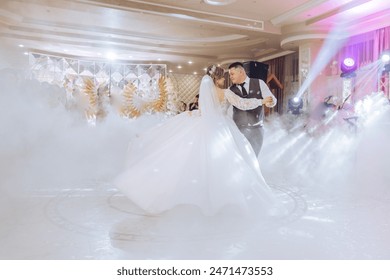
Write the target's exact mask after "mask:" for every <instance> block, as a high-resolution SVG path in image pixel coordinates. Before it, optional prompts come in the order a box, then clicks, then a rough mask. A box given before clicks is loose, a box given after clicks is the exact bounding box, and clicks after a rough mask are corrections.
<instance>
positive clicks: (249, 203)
mask: <svg viewBox="0 0 390 280" xmlns="http://www.w3.org/2000/svg"><path fill="white" fill-rule="evenodd" d="M199 106H200V107H199V109H200V110H199V111H192V112H191V113H189V112H185V113H182V114H179V115H177V116H175V117H173V118H171V119H169V120H167V121H166V122H164V123H163V124H161V125H159V126H157V127H154V128H153V129H150V130H148V131H147V132H145V133H143V134H142V135H141V136H139V137H137V138H136V139H134V140H133V141H132V142H131V143H130V145H129V151H128V162H127V165H126V168H125V170H124V172H123V173H122V174H120V175H119V176H118V177H117V178H116V180H115V185H116V186H117V187H118V188H119V189H120V190H121V191H122V192H123V193H124V194H125V195H126V196H127V197H128V198H129V199H131V201H133V202H134V203H135V204H136V205H138V206H139V207H140V208H142V209H143V210H144V211H146V212H147V213H151V214H158V213H161V212H164V211H166V210H169V209H172V208H174V207H175V206H179V205H191V206H197V207H198V208H199V209H200V210H201V211H202V213H203V214H205V215H214V214H216V213H218V211H220V210H221V209H223V208H224V207H227V206H237V207H239V208H240V209H243V210H245V212H248V211H249V212H253V211H255V212H257V213H263V214H267V213H268V212H269V211H270V210H271V209H273V208H274V206H275V199H274V196H273V194H272V191H271V190H270V188H269V187H268V185H267V184H266V182H265V180H264V178H263V176H262V174H261V171H260V167H259V163H258V160H257V158H256V155H255V154H254V152H253V150H252V148H251V146H250V144H249V142H248V141H247V140H246V138H245V137H244V136H243V135H242V134H241V132H240V131H239V130H238V129H237V127H236V125H235V124H234V122H233V121H232V120H231V119H230V118H228V117H227V116H226V115H225V114H224V113H223V112H222V111H223V110H222V108H221V107H223V105H221V104H220V103H219V102H218V99H217V93H216V88H215V86H214V84H213V81H212V79H211V78H210V77H209V76H204V77H203V79H202V82H201V86H200V91H199ZM193 112H195V113H193Z"/></svg>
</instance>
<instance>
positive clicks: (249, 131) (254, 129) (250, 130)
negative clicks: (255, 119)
mask: <svg viewBox="0 0 390 280" xmlns="http://www.w3.org/2000/svg"><path fill="white" fill-rule="evenodd" d="M238 129H239V130H240V131H241V133H242V134H244V136H245V137H246V139H248V141H249V143H250V144H251V145H252V148H253V151H254V152H255V154H256V155H257V156H259V153H260V150H261V147H262V146H263V138H264V128H263V126H261V125H256V126H238Z"/></svg>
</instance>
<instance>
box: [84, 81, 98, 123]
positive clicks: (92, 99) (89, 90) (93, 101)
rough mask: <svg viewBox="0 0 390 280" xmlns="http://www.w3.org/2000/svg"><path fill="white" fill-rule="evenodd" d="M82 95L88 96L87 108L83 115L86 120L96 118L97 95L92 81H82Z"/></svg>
mask: <svg viewBox="0 0 390 280" xmlns="http://www.w3.org/2000/svg"><path fill="white" fill-rule="evenodd" d="M84 93H85V94H86V95H87V96H88V103H89V107H88V108H87V109H86V111H85V115H86V117H87V118H88V119H91V118H96V115H97V113H98V108H97V107H98V101H99V100H98V99H99V96H98V93H97V88H96V86H95V83H94V82H93V80H92V79H85V80H84Z"/></svg>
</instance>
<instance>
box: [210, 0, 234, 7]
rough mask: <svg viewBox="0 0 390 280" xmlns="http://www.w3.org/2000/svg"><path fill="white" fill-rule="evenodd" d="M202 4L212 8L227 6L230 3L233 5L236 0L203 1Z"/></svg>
mask: <svg viewBox="0 0 390 280" xmlns="http://www.w3.org/2000/svg"><path fill="white" fill-rule="evenodd" d="M203 2H205V3H206V4H209V5H213V6H223V5H229V4H231V3H234V2H236V0H203Z"/></svg>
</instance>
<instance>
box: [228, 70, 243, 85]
mask: <svg viewBox="0 0 390 280" xmlns="http://www.w3.org/2000/svg"><path fill="white" fill-rule="evenodd" d="M229 77H230V80H231V81H232V83H233V84H241V83H242V82H244V80H245V71H244V69H241V68H230V69H229Z"/></svg>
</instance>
